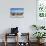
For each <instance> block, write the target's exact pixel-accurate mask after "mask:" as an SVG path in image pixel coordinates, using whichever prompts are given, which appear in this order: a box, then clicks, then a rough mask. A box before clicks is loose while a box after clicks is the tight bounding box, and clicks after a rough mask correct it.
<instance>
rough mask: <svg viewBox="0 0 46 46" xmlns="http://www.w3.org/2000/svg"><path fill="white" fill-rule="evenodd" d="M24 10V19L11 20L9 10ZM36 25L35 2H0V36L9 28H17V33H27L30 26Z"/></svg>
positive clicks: (28, 0) (29, 0) (32, 0)
mask: <svg viewBox="0 0 46 46" xmlns="http://www.w3.org/2000/svg"><path fill="white" fill-rule="evenodd" d="M11 7H15V8H16V7H22V8H24V18H11V17H10V12H9V11H10V8H11ZM32 24H36V0H1V1H0V34H3V33H5V32H8V31H9V30H8V31H7V29H8V28H11V27H16V26H18V27H19V32H29V33H30V36H32V29H31V28H30V26H31V25H32Z"/></svg>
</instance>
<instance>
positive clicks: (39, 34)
mask: <svg viewBox="0 0 46 46" xmlns="http://www.w3.org/2000/svg"><path fill="white" fill-rule="evenodd" d="M45 34H46V33H45V32H35V33H34V34H33V35H34V36H35V37H36V38H37V41H38V43H41V42H40V40H41V39H42V38H45V37H44V36H46V35H45Z"/></svg>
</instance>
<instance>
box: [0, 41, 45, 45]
mask: <svg viewBox="0 0 46 46" xmlns="http://www.w3.org/2000/svg"><path fill="white" fill-rule="evenodd" d="M0 46H4V43H3V42H2V43H1V42H0ZM7 46H15V43H12V42H10V43H8V45H7ZM30 46H37V43H33V42H32V43H30ZM41 46H46V43H44V45H41Z"/></svg>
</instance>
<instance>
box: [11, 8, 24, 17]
mask: <svg viewBox="0 0 46 46" xmlns="http://www.w3.org/2000/svg"><path fill="white" fill-rule="evenodd" d="M23 14H24V8H10V16H11V17H23Z"/></svg>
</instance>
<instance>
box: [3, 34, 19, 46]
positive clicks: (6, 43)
mask: <svg viewBox="0 0 46 46" xmlns="http://www.w3.org/2000/svg"><path fill="white" fill-rule="evenodd" d="M7 36H9V37H10V36H16V38H15V40H17V41H16V45H15V46H18V33H17V34H10V33H5V41H4V42H5V46H7V45H8V42H7V38H8V37H7Z"/></svg>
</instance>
